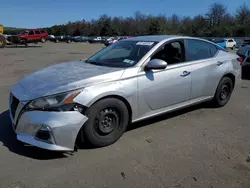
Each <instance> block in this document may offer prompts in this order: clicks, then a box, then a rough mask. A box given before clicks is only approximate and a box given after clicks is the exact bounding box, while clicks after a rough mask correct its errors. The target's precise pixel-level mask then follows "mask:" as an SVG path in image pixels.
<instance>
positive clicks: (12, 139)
mask: <svg viewBox="0 0 250 188" xmlns="http://www.w3.org/2000/svg"><path fill="white" fill-rule="evenodd" d="M1 142H2V143H3V146H4V147H7V148H8V149H9V151H11V152H13V153H16V154H18V155H21V156H26V157H29V158H33V159H37V160H51V159H58V158H65V157H67V155H66V154H65V153H61V152H53V151H47V150H43V149H40V148H37V147H33V146H28V145H26V144H24V143H22V142H20V141H18V140H17V139H16V135H15V133H14V131H13V129H12V125H11V121H10V118H9V111H8V110H6V111H4V112H2V113H1V114H0V143H1Z"/></svg>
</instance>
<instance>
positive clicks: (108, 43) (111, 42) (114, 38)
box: [104, 37, 129, 46]
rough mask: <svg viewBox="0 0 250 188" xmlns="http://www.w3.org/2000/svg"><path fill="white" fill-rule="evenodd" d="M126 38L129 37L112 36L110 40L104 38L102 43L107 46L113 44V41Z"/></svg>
mask: <svg viewBox="0 0 250 188" xmlns="http://www.w3.org/2000/svg"><path fill="white" fill-rule="evenodd" d="M127 38H129V37H113V38H112V39H110V40H106V41H105V42H104V45H105V46H109V45H111V44H114V43H116V42H118V41H120V40H123V39H127Z"/></svg>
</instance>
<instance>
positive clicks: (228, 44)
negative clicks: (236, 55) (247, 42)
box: [225, 38, 236, 50]
mask: <svg viewBox="0 0 250 188" xmlns="http://www.w3.org/2000/svg"><path fill="white" fill-rule="evenodd" d="M225 42H226V48H231V49H232V50H234V49H235V48H236V41H235V40H234V39H233V38H230V39H225Z"/></svg>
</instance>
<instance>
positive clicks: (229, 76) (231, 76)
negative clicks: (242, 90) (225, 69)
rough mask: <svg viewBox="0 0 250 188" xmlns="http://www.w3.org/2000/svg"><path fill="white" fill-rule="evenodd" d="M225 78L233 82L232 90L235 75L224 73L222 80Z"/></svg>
mask: <svg viewBox="0 0 250 188" xmlns="http://www.w3.org/2000/svg"><path fill="white" fill-rule="evenodd" d="M225 77H228V78H230V79H231V80H232V82H233V88H234V86H235V79H236V77H235V75H234V74H233V73H226V74H225V75H224V76H223V77H222V78H225ZM222 78H221V79H222Z"/></svg>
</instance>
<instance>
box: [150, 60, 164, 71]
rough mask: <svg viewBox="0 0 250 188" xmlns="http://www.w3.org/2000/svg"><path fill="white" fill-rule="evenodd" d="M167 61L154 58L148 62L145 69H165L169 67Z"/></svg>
mask: <svg viewBox="0 0 250 188" xmlns="http://www.w3.org/2000/svg"><path fill="white" fill-rule="evenodd" d="M167 65H168V64H167V62H166V61H163V60H161V59H152V60H150V61H149V62H148V64H147V65H146V67H145V69H146V70H152V69H165V68H166V67H167Z"/></svg>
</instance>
